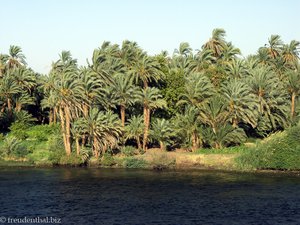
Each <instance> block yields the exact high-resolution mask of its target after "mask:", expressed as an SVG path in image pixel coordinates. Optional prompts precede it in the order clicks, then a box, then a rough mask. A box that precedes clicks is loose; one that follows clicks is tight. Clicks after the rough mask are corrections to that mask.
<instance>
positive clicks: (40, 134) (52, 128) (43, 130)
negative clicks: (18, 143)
mask: <svg viewBox="0 0 300 225" xmlns="http://www.w3.org/2000/svg"><path fill="white" fill-rule="evenodd" d="M58 131H59V129H58V125H37V126H33V127H30V128H29V129H28V130H27V132H26V133H27V136H28V138H30V139H33V140H37V141H39V142H40V141H47V140H48V138H49V136H50V135H52V134H58V133H59V132H58Z"/></svg>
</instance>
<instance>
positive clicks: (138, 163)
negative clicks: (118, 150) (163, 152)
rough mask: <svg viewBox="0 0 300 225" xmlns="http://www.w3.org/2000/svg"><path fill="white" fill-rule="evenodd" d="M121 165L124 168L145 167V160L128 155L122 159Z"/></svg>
mask: <svg viewBox="0 0 300 225" xmlns="http://www.w3.org/2000/svg"><path fill="white" fill-rule="evenodd" d="M123 166H124V167H125V168H136V169H138V168H146V167H147V166H148V165H147V162H146V161H145V160H143V159H139V158H134V157H128V158H126V159H125V160H124V161H123Z"/></svg>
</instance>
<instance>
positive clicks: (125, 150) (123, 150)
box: [121, 146, 139, 157]
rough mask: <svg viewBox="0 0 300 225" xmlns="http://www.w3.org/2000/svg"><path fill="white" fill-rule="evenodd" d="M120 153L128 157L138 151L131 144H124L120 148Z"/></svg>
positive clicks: (136, 153)
mask: <svg viewBox="0 0 300 225" xmlns="http://www.w3.org/2000/svg"><path fill="white" fill-rule="evenodd" d="M121 154H122V155H124V156H127V157H128V156H134V155H138V154H139V151H138V149H136V148H135V147H133V146H124V147H122V148H121Z"/></svg>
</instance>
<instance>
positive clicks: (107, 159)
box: [101, 152, 116, 166]
mask: <svg viewBox="0 0 300 225" xmlns="http://www.w3.org/2000/svg"><path fill="white" fill-rule="evenodd" d="M115 164H116V162H115V160H114V158H113V156H112V155H111V154H110V153H108V152H106V153H104V155H103V157H102V159H101V165H102V166H113V165H115Z"/></svg>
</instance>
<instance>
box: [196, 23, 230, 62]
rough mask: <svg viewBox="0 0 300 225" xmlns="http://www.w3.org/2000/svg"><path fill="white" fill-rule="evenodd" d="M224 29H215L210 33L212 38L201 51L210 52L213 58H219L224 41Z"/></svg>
mask: <svg viewBox="0 0 300 225" xmlns="http://www.w3.org/2000/svg"><path fill="white" fill-rule="evenodd" d="M225 35H226V32H225V30H224V29H221V28H216V29H214V30H213V31H212V37H211V38H210V39H209V40H208V41H207V42H206V43H205V44H204V45H203V46H202V48H203V49H209V50H211V51H212V53H213V56H215V57H217V58H218V57H220V56H221V55H222V53H223V51H224V48H225V45H226V41H225Z"/></svg>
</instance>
